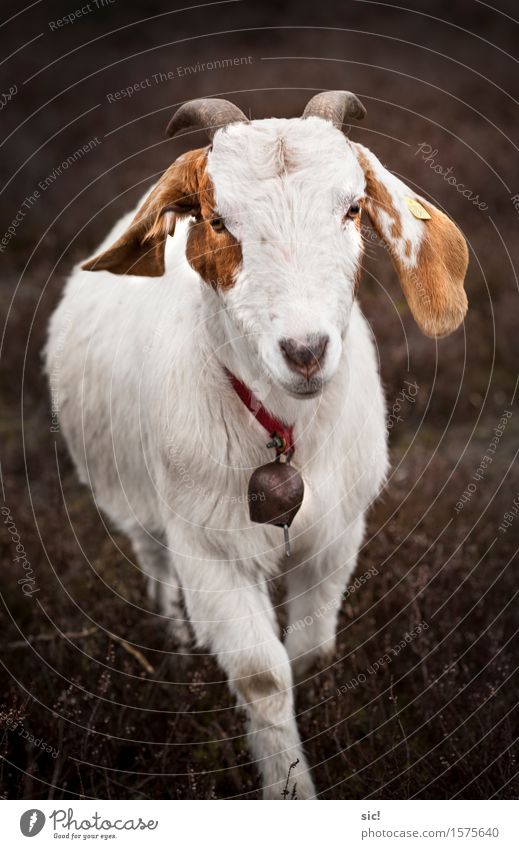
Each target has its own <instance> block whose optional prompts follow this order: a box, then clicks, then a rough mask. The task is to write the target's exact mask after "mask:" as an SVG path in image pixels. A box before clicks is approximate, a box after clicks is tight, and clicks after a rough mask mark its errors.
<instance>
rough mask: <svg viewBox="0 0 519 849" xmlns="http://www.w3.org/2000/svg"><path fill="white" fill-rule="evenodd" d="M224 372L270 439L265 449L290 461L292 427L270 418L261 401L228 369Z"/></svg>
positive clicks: (292, 436)
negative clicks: (271, 449)
mask: <svg viewBox="0 0 519 849" xmlns="http://www.w3.org/2000/svg"><path fill="white" fill-rule="evenodd" d="M225 371H226V372H227V376H228V377H229V379H230V381H231V383H232V385H233V388H234V391H235V392H236V394H237V395H238V396H239V397H240V398H241V400H242V401H243V403H244V404H245V406H246V407H247V409H248V410H249V411H250V412H251V413H252V415H253V416H254V417H255V418H256V419H257V420H258V421H259V423H260V425H263V427H264V428H265V430H266V431H267V433H268V434H269V436H270V437H271V439H272V442H269V443H268V444H267V448H275V449H276V455H277V456H278V457H279V456H280V455H281V454H286V455H287V459H290V458H291V456H292V454H293V453H294V451H295V442H294V426H293V425H287V424H285V423H284V422H282V421H281V420H280V419H276V418H275V417H274V416H272V415H271V414H270V413H269V412H268V410H266V409H265V407H264V406H263V404H262V403H261V401H258V399H257V398H256V396H255V395H254V394H253V393H252V391H251V390H250V389H249V387H248V386H246V385H245V384H244V383H242V381H241V380H240V379H239V378H238V377H236V376H235V375H234V374H232V372H230V371H229V370H228V369H225Z"/></svg>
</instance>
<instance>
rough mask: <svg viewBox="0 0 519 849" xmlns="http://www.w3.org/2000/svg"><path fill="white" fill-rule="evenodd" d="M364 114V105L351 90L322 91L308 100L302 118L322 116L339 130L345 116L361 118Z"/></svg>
mask: <svg viewBox="0 0 519 849" xmlns="http://www.w3.org/2000/svg"><path fill="white" fill-rule="evenodd" d="M365 114H366V110H365V108H364V106H363V105H362V103H361V102H360V100H359V98H358V97H357V96H356V95H355V94H352V93H351V91H323V92H321V94H316V95H314V97H312V98H311V100H309V101H308V103H307V104H306V108H305V111H304V112H303V118H312V117H314V118H324V120H325V121H331V123H332V124H333V125H334V127H337V129H338V130H340V129H342V125H343V124H344V122H345V120H346V118H358V119H359V120H361V119H362V118H364V115H365Z"/></svg>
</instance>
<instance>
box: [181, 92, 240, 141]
mask: <svg viewBox="0 0 519 849" xmlns="http://www.w3.org/2000/svg"><path fill="white" fill-rule="evenodd" d="M237 121H248V118H247V117H246V116H245V115H244V114H243V112H242V111H241V109H239V108H238V107H237V106H235V105H234V103H231V102H230V101H229V100H222V99H221V98H218V97H201V98H199V99H198V100H189V101H188V102H187V103H184V104H183V106H181V107H180V108H179V109H177V111H176V112H175V114H174V115H173V117H172V119H171V121H170V122H169V124H168V126H167V128H166V135H167V136H175V135H176V134H177V133H180V132H182V131H184V132H186V131H187V130H206V132H207V134H208V135H209V138H210V139H211V141H212V139H213V136H214V134H215V133H216V131H217V130H219V129H221V128H222V127H226V126H227V125H228V124H235V123H236V122H237Z"/></svg>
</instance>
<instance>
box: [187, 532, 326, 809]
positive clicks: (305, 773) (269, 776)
mask: <svg viewBox="0 0 519 849" xmlns="http://www.w3.org/2000/svg"><path fill="white" fill-rule="evenodd" d="M174 538H175V535H174V534H172V539H174ZM176 538H177V540H178V536H177V537H176ZM194 551H196V548H195V549H194ZM175 565H176V567H177V571H178V573H179V576H180V580H181V583H182V588H183V592H184V598H185V602H186V606H187V610H188V613H189V617H190V620H191V625H192V627H193V630H194V632H195V637H196V641H197V644H198V645H199V646H201V647H206V648H208V649H209V650H211V651H213V652H214V653H215V654H216V656H217V658H218V661H219V663H220V665H221V667H222V668H223V669H224V670H225V672H226V674H227V676H228V678H229V685H230V687H231V690H232V692H233V693H234V694H235V695H236V697H237V700H238V704H239V705H240V706H241V707H242V708H243V709H244V710H245V712H246V715H247V721H248V722H247V725H248V742H249V748H250V751H251V753H252V755H253V757H254V760H255V762H256V765H257V767H258V769H259V771H260V772H261V775H262V779H263V798H265V799H282V798H284V790H285V785H286V784H287V779H288V777H289V774H290V780H289V782H288V788H287V789H288V797H289V798H290V796H291V795H292V793H294V795H295V798H297V799H309V798H311V797H312V796H314V795H315V790H314V786H313V783H312V779H311V777H310V773H309V769H308V765H307V762H306V759H305V756H304V754H303V751H302V748H301V741H300V738H299V734H298V731H297V726H296V722H295V718H294V705H293V691H292V673H291V669H290V661H289V658H288V655H287V652H286V650H285V648H284V646H283V644H282V643H281V641H280V640H279V639H278V637H277V624H276V621H275V617H274V612H273V610H272V605H271V602H270V599H269V596H268V592H267V588H266V585H262V584H261V583H258V581H257V575H256V576H253V575H252V574H251V571H249V572H247V571H246V567H245V566H244V565H243V564H242V563H240V562H239V561H234V562H227V561H226V562H222V561H217V560H214V561H211V560H208V559H207V554H206V555H205V558H204V556H203V553H202V552H200V553H199V559H198V558H196V556H195V555H193V557H191V558H187V557H183V556H179V555H178V553H175ZM296 761H298V763H297V766H295V767H293V768H292V770H291V765H292V764H294V763H295V762H296Z"/></svg>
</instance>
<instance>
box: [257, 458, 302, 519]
mask: <svg viewBox="0 0 519 849" xmlns="http://www.w3.org/2000/svg"><path fill="white" fill-rule="evenodd" d="M304 491H305V485H304V483H303V478H302V477H301V475H300V474H299V472H298V471H296V469H294V468H293V467H292V466H291V465H290V464H289V463H279V462H272V463H267V464H266V465H265V466H260V467H259V468H257V469H255V470H254V472H253V473H252V475H251V478H250V481H249V515H250V518H251V521H252V522H260V523H262V524H269V525H276V526H278V527H280V528H284V527H290V525H291V524H292V522H293V520H294V518H295V516H296V513H297V512H298V510H299V508H300V507H301V504H302V503H303V496H304Z"/></svg>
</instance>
